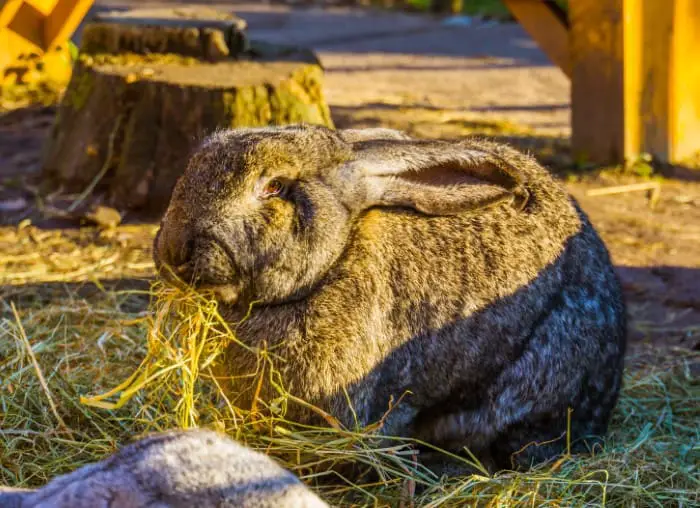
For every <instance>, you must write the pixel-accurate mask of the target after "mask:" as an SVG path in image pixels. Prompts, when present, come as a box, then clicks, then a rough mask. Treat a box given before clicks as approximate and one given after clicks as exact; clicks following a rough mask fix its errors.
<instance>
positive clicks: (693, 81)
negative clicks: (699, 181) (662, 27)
mask: <svg viewBox="0 0 700 508" xmlns="http://www.w3.org/2000/svg"><path fill="white" fill-rule="evenodd" d="M698 55H700V2H698V0H676V1H675V13H674V23H673V40H672V41H671V69H670V81H671V85H670V87H669V92H670V94H671V96H670V99H669V110H670V113H669V124H670V129H671V135H670V143H671V148H670V150H669V154H670V159H671V160H672V161H681V160H683V159H686V158H688V157H690V156H692V155H695V154H696V153H698V152H700V59H698Z"/></svg>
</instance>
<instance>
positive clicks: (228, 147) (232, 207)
mask: <svg viewBox="0 0 700 508" xmlns="http://www.w3.org/2000/svg"><path fill="white" fill-rule="evenodd" d="M470 146H471V145H465V146H462V145H459V144H455V143H445V142H438V141H418V140H412V139H409V138H408V137H407V136H405V135H403V134H401V133H398V132H396V131H391V130H387V129H367V130H347V131H332V130H329V129H326V128H323V127H312V126H289V127H277V128H261V129H238V130H227V131H221V132H218V133H216V134H214V135H212V136H211V137H209V138H208V139H207V140H206V141H205V142H204V143H203V144H202V146H201V147H200V148H199V150H198V151H197V152H196V153H195V154H194V156H193V157H192V159H191V160H190V163H189V165H188V167H187V169H186V171H185V172H184V174H183V176H182V177H181V178H180V180H179V181H178V183H177V185H176V187H175V189H174V192H173V196H172V198H171V202H170V206H169V208H168V210H167V212H166V214H165V216H164V217H163V221H162V224H161V228H160V231H159V233H158V235H157V237H156V241H155V247H154V256H155V260H156V264H157V266H158V267H159V269H160V271H161V273H162V274H164V276H165V277H166V278H167V277H172V276H173V275H175V276H177V278H179V279H181V280H184V281H185V282H188V283H192V284H195V285H196V286H198V287H202V288H209V289H213V290H214V291H215V293H216V294H217V296H218V297H219V298H220V299H221V300H222V301H224V302H225V303H229V304H233V303H235V302H240V303H243V302H252V301H258V302H261V303H264V304H275V303H281V302H285V301H290V300H297V299H303V298H304V297H305V296H306V295H308V294H309V293H310V292H312V291H313V288H314V286H315V285H317V284H318V283H319V282H320V281H321V280H322V279H323V278H324V275H325V274H327V273H328V271H329V269H330V267H332V266H333V265H334V263H335V262H336V260H337V259H338V258H339V257H340V256H341V255H342V253H343V251H344V249H345V248H346V246H347V245H348V243H349V241H351V238H352V235H353V234H356V231H355V229H354V228H353V225H354V224H355V223H356V221H357V219H358V217H360V216H361V215H362V214H363V213H365V212H367V211H368V210H369V209H370V208H385V209H390V208H391V209H399V208H400V209H403V210H404V211H406V210H408V212H409V213H416V214H421V215H454V214H460V213H464V212H468V211H472V210H477V209H480V208H484V207H488V206H492V205H494V204H497V203H503V202H509V203H512V204H513V205H514V206H524V204H525V202H526V201H527V192H526V191H525V190H524V186H523V185H522V183H523V182H522V181H521V179H522V175H521V174H520V173H518V172H516V171H515V170H513V169H512V168H511V167H510V166H509V165H508V164H507V163H506V162H504V161H503V160H502V159H501V158H499V157H498V156H497V155H495V154H494V153H493V152H491V151H488V150H483V151H482V150H478V149H475V148H470ZM477 146H478V145H477Z"/></svg>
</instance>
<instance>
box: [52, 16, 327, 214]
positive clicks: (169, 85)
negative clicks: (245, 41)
mask: <svg viewBox="0 0 700 508" xmlns="http://www.w3.org/2000/svg"><path fill="white" fill-rule="evenodd" d="M102 27H103V28H104V25H102ZM93 40H94V39H93ZM237 57H238V59H234V58H230V57H228V58H219V59H218V61H216V62H211V61H205V60H203V59H201V58H194V57H192V56H182V55H176V54H161V53H150V54H148V53H147V54H136V53H124V54H112V53H105V52H100V53H97V54H82V55H81V57H80V59H79V61H78V62H77V63H76V65H75V67H74V71H73V76H72V78H71V82H70V84H69V85H68V88H67V90H66V93H65V95H64V98H63V101H62V103H61V105H60V107H59V112H58V116H57V121H56V124H55V125H54V128H53V131H52V135H51V138H50V139H49V141H48V143H47V146H46V148H45V154H44V161H43V168H42V171H43V173H42V177H43V178H44V180H45V182H47V184H48V185H50V186H51V187H53V188H55V186H58V185H60V186H62V188H63V189H64V191H66V192H71V193H80V198H79V199H78V202H79V204H80V205H83V204H84V205H86V206H87V205H88V202H90V201H92V202H94V199H91V198H92V197H94V196H105V197H106V199H105V201H106V202H107V204H109V205H111V206H113V207H115V208H117V209H119V210H122V211H126V210H134V209H140V210H141V211H143V212H149V214H150V213H152V214H158V213H161V212H163V211H164V209H165V208H166V206H167V203H168V201H169V199H170V194H171V192H172V189H173V187H174V185H175V182H176V181H177V179H178V177H179V176H180V174H181V173H182V171H183V170H184V168H185V165H186V163H187V160H188V158H189V156H190V155H191V153H192V150H193V149H194V148H195V146H196V145H197V144H198V143H199V142H200V141H201V140H202V139H203V138H204V137H205V136H206V135H207V134H209V133H211V132H212V131H214V130H216V129H218V128H226V127H243V126H266V125H278V124H289V123H311V124H320V125H326V126H329V127H332V121H331V118H330V112H329V110H328V107H327V105H326V103H325V101H324V97H323V91H322V83H321V80H322V70H321V67H320V66H319V64H318V60H317V59H316V58H315V56H314V55H313V53H312V52H310V51H302V50H296V49H294V48H280V47H278V46H271V45H268V44H256V43H254V42H251V47H250V50H249V51H248V52H247V53H246V54H244V55H237Z"/></svg>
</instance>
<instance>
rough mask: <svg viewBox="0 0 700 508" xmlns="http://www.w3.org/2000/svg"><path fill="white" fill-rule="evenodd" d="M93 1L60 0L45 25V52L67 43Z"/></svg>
mask: <svg viewBox="0 0 700 508" xmlns="http://www.w3.org/2000/svg"><path fill="white" fill-rule="evenodd" d="M92 3H93V0H58V2H57V3H56V5H55V7H54V8H53V10H52V11H51V14H49V15H48V16H47V17H46V21H45V23H44V44H45V50H46V51H49V50H51V49H53V48H55V47H56V46H57V45H59V44H61V43H63V42H65V41H67V40H68V39H69V38H70V36H71V35H73V32H75V30H76V29H77V28H78V25H80V22H81V21H82V19H83V18H84V17H85V15H86V14H87V13H88V11H89V10H90V7H91V6H92Z"/></svg>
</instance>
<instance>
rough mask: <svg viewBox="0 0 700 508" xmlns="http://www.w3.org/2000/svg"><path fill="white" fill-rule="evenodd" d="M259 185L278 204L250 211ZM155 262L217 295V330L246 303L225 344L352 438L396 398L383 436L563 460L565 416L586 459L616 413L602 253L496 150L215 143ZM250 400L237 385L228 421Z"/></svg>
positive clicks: (612, 334) (204, 154) (312, 133)
mask: <svg viewBox="0 0 700 508" xmlns="http://www.w3.org/2000/svg"><path fill="white" fill-rule="evenodd" d="M270 178H278V179H280V180H281V181H283V182H284V183H285V185H286V186H287V189H286V191H285V193H284V195H283V196H280V197H273V198H269V199H264V198H262V197H261V194H260V192H261V189H262V188H264V186H265V184H266V182H268V181H269V179H270ZM155 259H156V262H157V264H158V266H159V267H161V268H163V267H165V266H168V267H169V268H175V269H176V270H178V271H179V272H180V273H182V274H183V276H184V277H185V278H187V279H188V280H189V281H191V282H192V283H193V284H197V285H202V286H206V287H213V288H215V290H218V291H219V294H220V295H221V296H222V300H224V301H225V302H224V303H228V305H225V306H224V308H225V313H226V315H227V317H228V319H230V321H231V322H232V323H234V322H238V320H240V318H242V317H243V315H245V314H246V312H247V310H248V307H249V305H250V304H251V303H252V302H256V303H255V304H254V305H253V307H252V312H251V313H250V316H249V317H248V319H247V320H245V321H244V322H243V323H242V324H240V325H239V326H237V328H236V333H237V335H238V337H239V338H240V339H241V340H243V341H244V342H246V343H247V344H248V345H250V346H253V347H266V348H268V349H269V350H271V351H272V352H273V353H274V354H275V355H276V358H277V367H278V368H279V370H280V372H281V375H282V379H283V381H284V383H285V386H286V388H287V389H288V390H289V391H290V392H291V393H293V394H294V395H296V396H297V397H300V398H303V399H305V400H307V401H309V402H311V403H313V404H317V405H319V406H320V407H322V408H324V409H325V410H327V411H329V412H330V413H332V414H334V415H335V416H336V417H338V418H339V419H340V420H341V421H342V422H343V423H344V424H345V425H347V426H354V425H355V424H359V425H366V424H369V423H372V422H374V421H376V420H378V419H379V418H380V416H381V415H382V414H383V413H384V412H385V411H386V410H387V408H388V405H389V403H390V400H392V399H393V400H397V399H398V398H399V397H400V396H401V395H402V394H404V393H407V392H410V395H409V396H407V397H406V398H405V399H404V401H403V402H402V403H401V404H400V406H399V407H398V408H397V409H395V410H394V411H393V412H392V413H391V415H390V416H389V418H388V419H387V421H386V423H385V427H384V432H386V433H388V434H398V435H405V436H413V437H418V438H421V439H425V440H428V441H431V442H432V443H434V444H436V445H439V446H444V447H447V448H449V449H452V450H455V451H458V450H460V449H461V448H462V447H464V446H468V447H469V448H470V449H471V450H472V451H473V452H475V453H477V455H479V456H480V457H482V458H483V459H484V460H491V461H492V464H493V467H511V466H512V465H517V464H524V465H527V464H530V463H532V462H533V461H538V460H542V459H546V458H549V457H551V456H553V455H556V454H557V453H559V452H560V451H561V450H562V449H563V446H564V442H565V440H563V439H558V440H557V438H561V436H562V433H563V432H564V431H565V430H566V428H567V415H568V409H569V408H571V409H573V413H572V417H571V418H572V422H571V423H572V425H571V428H572V433H573V436H572V437H573V440H574V442H575V443H577V444H578V445H579V448H582V447H584V445H585V443H586V442H588V441H587V440H586V439H584V438H587V437H591V436H600V435H602V434H604V433H605V431H606V427H607V422H608V419H609V416H610V413H611V410H612V408H613V407H614V405H615V402H616V399H617V394H618V392H619V388H620V379H621V371H622V358H623V353H624V348H625V313H624V305H623V302H622V296H621V291H620V287H619V284H618V281H617V278H616V276H615V274H614V271H613V269H612V266H611V263H610V260H609V257H608V253H607V251H606V249H605V247H604V246H603V244H602V242H601V241H600V239H599V237H598V236H597V234H596V233H595V231H594V230H593V228H592V226H591V225H590V224H589V222H588V220H587V218H586V217H585V215H584V214H583V212H582V211H581V210H580V209H579V208H578V207H577V205H576V203H574V202H573V200H572V199H571V198H570V197H569V196H568V195H567V193H566V192H565V190H564V189H563V188H562V187H561V186H560V185H559V184H558V183H557V182H555V181H554V180H553V179H552V178H551V176H550V175H549V174H548V172H547V171H546V170H545V169H543V168H542V167H541V166H540V165H539V164H537V162H536V161H535V160H534V159H532V158H531V157H528V156H526V155H523V154H521V153H519V152H517V151H515V150H513V149H511V148H509V147H507V146H503V145H498V144H494V143H490V142H487V141H482V140H475V139H467V140H464V141H461V142H453V143H448V142H438V141H418V140H410V139H408V138H407V136H405V135H403V134H401V133H396V132H394V131H388V130H385V129H380V130H368V131H364V132H363V131H348V132H347V133H346V134H344V133H343V131H340V132H334V131H330V130H328V129H325V128H322V127H304V126H293V127H285V128H269V129H241V130H232V131H222V132H219V133H217V134H215V135H213V136H212V137H211V138H210V139H209V140H207V141H206V142H205V143H204V145H203V146H202V147H201V149H200V150H199V151H198V152H197V153H196V154H195V155H194V157H193V158H192V160H191V163H190V165H189V167H188V169H187V170H186V172H185V174H184V175H183V177H182V178H181V179H180V181H179V182H178V184H177V186H176V188H175V191H174V194H173V197H172V200H171V204H170V207H169V209H168V211H167V212H166V214H165V216H164V218H163V222H162V227H161V229H160V232H159V234H158V237H157V239H156V242H155ZM164 272H165V271H164ZM226 366H227V368H228V370H229V373H230V374H232V375H234V376H240V375H244V374H248V373H251V372H253V371H255V368H256V359H255V358H254V357H253V356H252V355H246V354H244V353H243V352H242V351H239V350H235V351H233V350H232V351H231V353H230V355H229V356H228V359H227V363H226ZM249 384H250V383H249V382H245V381H239V382H238V383H237V384H236V386H235V387H234V390H235V392H236V394H237V395H238V397H239V398H238V401H237V402H238V403H239V404H249V403H250V402H251V394H252V386H249ZM268 389H269V387H268ZM266 393H267V394H268V395H269V394H270V393H271V392H270V391H269V390H268V391H267V392H266ZM288 416H289V417H292V418H296V419H299V420H304V421H307V420H312V419H313V414H311V413H308V412H307V411H305V410H303V409H302V408H299V407H294V406H293V407H290V412H289V414H288ZM553 439H554V440H555V441H554V442H553V443H551V444H548V445H543V446H530V447H527V446H526V445H527V444H528V443H530V442H544V441H549V440H553ZM523 447H525V450H524V451H521V452H520V453H516V452H518V451H519V450H521V449H522V448H523Z"/></svg>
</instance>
